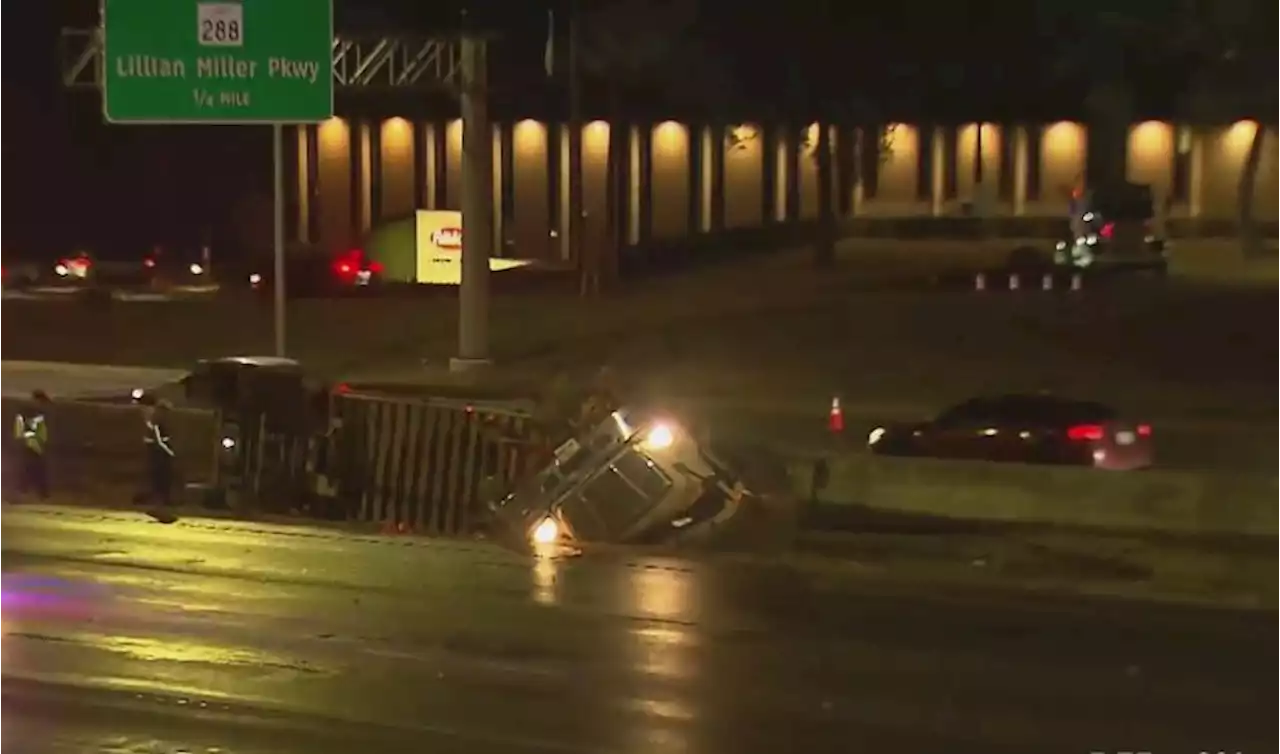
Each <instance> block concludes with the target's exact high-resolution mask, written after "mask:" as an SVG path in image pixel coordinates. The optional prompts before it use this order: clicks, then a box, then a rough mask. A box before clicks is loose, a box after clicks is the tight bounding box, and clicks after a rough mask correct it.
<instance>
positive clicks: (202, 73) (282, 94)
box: [102, 0, 333, 123]
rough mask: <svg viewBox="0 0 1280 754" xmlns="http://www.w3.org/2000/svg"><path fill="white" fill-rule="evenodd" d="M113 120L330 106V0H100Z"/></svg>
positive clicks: (294, 114)
mask: <svg viewBox="0 0 1280 754" xmlns="http://www.w3.org/2000/svg"><path fill="white" fill-rule="evenodd" d="M102 26H103V35H104V52H103V67H104V69H105V70H104V72H103V81H102V109H103V112H104V114H105V115H106V119H107V121H108V122H110V123H314V122H318V121H322V120H325V119H326V118H329V117H330V116H332V115H333V5H332V2H331V0H103V6H102Z"/></svg>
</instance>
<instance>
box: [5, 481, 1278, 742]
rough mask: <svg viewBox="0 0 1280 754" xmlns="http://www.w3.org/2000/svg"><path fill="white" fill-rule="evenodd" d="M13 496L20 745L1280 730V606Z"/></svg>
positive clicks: (1079, 738) (12, 697)
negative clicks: (1008, 592)
mask: <svg viewBox="0 0 1280 754" xmlns="http://www.w3.org/2000/svg"><path fill="white" fill-rule="evenodd" d="M3 515H4V517H3V525H4V529H3V554H4V613H3V618H4V639H3V642H4V645H3V673H4V686H3V693H4V698H3V704H4V710H5V728H6V730H5V734H6V737H5V742H6V744H8V745H9V746H10V747H13V748H12V749H11V750H14V751H25V752H39V751H66V752H73V751H74V752H88V751H113V752H159V751H164V752H176V751H186V752H209V753H212V752H215V751H216V752H220V753H221V754H233V753H235V752H308V753H310V754H326V753H328V752H334V753H335V754H336V753H337V752H351V751H357V750H360V749H363V750H368V751H374V750H378V751H389V752H390V751H405V752H409V751H432V752H468V753H469V754H485V753H487V752H533V751H548V752H657V751H662V752H700V753H703V752H705V753H706V754H716V753H718V752H726V753H730V752H731V753H733V754H754V753H755V752H761V753H763V752H768V753H769V754H777V752H785V751H804V752H828V751H829V752H841V753H845V752H849V753H857V752H885V751H895V752H913V753H916V754H927V753H929V752H939V753H940V754H941V753H945V754H964V753H965V752H984V753H987V752H1017V753H1018V754H1027V753H1028V752H1073V753H1074V752H1089V751H1118V750H1141V751H1151V752H1199V751H1202V750H1213V751H1218V750H1225V751H1243V752H1255V751H1276V750H1277V742H1276V728H1275V717H1274V710H1275V708H1276V704H1277V699H1276V675H1275V667H1276V660H1277V650H1276V643H1275V636H1276V629H1277V621H1276V615H1275V613H1269V612H1263V613H1237V612H1218V611H1203V610H1191V609H1186V608H1172V607H1167V606H1165V607H1157V606H1152V605H1144V604H1131V603H1120V602H1099V601H1082V600H1079V599H1072V600H1056V599H1048V598H1044V599H1031V598H1026V597H1022V598H1013V597H995V596H990V595H986V596H979V595H976V594H974V595H967V596H966V595H961V594H951V595H930V594H927V593H926V592H923V591H920V592H915V591H913V592H911V593H905V592H898V593H892V592H889V591H886V589H885V588H881V587H877V586H876V585H875V584H872V583H867V582H865V581H863V580H860V579H859V577H858V576H857V574H856V572H844V574H845V575H842V576H838V577H837V576H833V577H832V578H822V579H815V578H814V577H813V575H812V574H809V575H804V574H801V573H799V572H797V571H794V570H791V569H788V568H786V567H784V566H780V565H776V564H774V565H768V564H762V565H759V566H743V565H741V564H739V565H736V566H734V567H733V568H726V567H723V566H716V565H714V564H707V563H703V564H695V563H689V562H683V561H675V560H667V559H652V558H645V557H641V556H636V557H632V558H630V559H628V558H626V557H622V556H617V555H610V556H608V557H607V558H605V557H604V556H600V557H596V556H592V558H591V559H585V558H579V559H576V560H567V561H541V562H536V563H535V562H532V561H528V560H522V559H519V558H516V557H514V556H511V555H508V554H506V553H503V552H499V551H495V550H493V549H490V548H487V547H485V546H482V545H471V544H461V543H455V544H449V543H432V542H427V541H422V540H416V539H406V538H400V539H397V538H381V539H380V538H374V537H361V536H354V535H349V534H342V533H336V532H327V531H321V530H313V529H305V528H295V527H277V526H269V525H259V524H235V523H227V522H215V521H194V520H193V521H189V522H188V521H184V522H180V523H179V524H176V525H173V526H164V525H161V524H156V523H149V522H146V521H145V520H144V519H143V518H142V517H141V516H132V515H130V514H125V513H108V514H99V513H93V512H88V511H72V510H67V509H62V510H57V509H49V510H38V509H29V508H28V509H21V508H17V507H13V506H6V507H5V510H4V514H3ZM357 747H359V749H358V748H357Z"/></svg>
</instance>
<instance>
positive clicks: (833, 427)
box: [827, 396, 844, 432]
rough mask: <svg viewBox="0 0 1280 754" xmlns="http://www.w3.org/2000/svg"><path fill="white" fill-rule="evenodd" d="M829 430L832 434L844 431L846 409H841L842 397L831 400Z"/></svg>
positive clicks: (828, 418)
mask: <svg viewBox="0 0 1280 754" xmlns="http://www.w3.org/2000/svg"><path fill="white" fill-rule="evenodd" d="M827 429H828V430H829V431H831V432H843V431H844V409H842V408H840V396H835V397H833V398H832V399H831V414H830V416H828V417H827Z"/></svg>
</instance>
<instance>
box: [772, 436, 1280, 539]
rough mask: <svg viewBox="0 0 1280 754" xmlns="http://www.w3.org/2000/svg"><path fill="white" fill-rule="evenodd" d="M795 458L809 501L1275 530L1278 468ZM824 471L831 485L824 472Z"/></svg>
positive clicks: (959, 515) (1072, 522)
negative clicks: (1101, 467) (1110, 468)
mask: <svg viewBox="0 0 1280 754" xmlns="http://www.w3.org/2000/svg"><path fill="white" fill-rule="evenodd" d="M822 463H825V465H826V466H825V469H826V470H825V474H823V473H819V474H818V478H817V479H815V469H816V468H817V464H818V462H817V461H797V462H794V463H793V464H791V466H790V471H791V479H792V484H793V487H794V489H795V490H796V492H797V493H798V494H799V495H800V496H801V497H802V498H804V499H816V500H817V501H820V502H823V503H827V504H840V503H845V504H856V505H862V506H865V507H868V508H872V509H878V510H885V511H893V512H900V513H909V514H922V515H929V516H938V517H945V518H955V519H968V520H982V521H1001V522H1024V523H1044V524H1059V525H1066V526H1085V527H1103V528H1114V529H1133V530H1147V531H1161V532H1174V533H1184V534H1248V535H1263V536H1276V533H1277V510H1278V506H1277V480H1276V476H1275V475H1274V474H1250V473H1223V472H1206V471H1160V470H1146V471H1135V472H1106V471H1097V470H1094V469H1089V468H1078V467H1069V466H1040V465H1029V464H1014V463H988V462H982V461H942V460H930V459H899V458H877V457H874V456H868V455H855V454H849V455H845V456H837V457H834V458H831V459H827V460H825V461H823V462H822ZM823 476H825V477H826V479H825V484H824V483H823V481H824V480H823V479H822V478H821V477H823Z"/></svg>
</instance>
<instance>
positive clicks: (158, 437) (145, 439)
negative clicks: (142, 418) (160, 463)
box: [142, 421, 174, 458]
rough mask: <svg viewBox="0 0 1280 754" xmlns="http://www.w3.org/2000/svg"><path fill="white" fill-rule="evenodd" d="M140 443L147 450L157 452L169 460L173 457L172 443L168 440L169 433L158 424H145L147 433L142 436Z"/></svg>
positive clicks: (151, 422) (150, 422)
mask: <svg viewBox="0 0 1280 754" xmlns="http://www.w3.org/2000/svg"><path fill="white" fill-rule="evenodd" d="M142 443H143V444H144V445H146V446H147V449H148V450H158V451H160V452H162V453H164V454H165V455H167V456H169V457H171V458H172V457H173V455H174V452H173V443H172V442H171V441H170V440H169V433H168V431H166V430H165V428H164V425H163V424H161V423H160V422H153V421H149V422H147V431H146V434H144V435H143V436H142Z"/></svg>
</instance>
